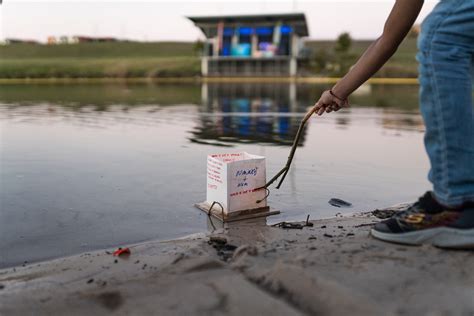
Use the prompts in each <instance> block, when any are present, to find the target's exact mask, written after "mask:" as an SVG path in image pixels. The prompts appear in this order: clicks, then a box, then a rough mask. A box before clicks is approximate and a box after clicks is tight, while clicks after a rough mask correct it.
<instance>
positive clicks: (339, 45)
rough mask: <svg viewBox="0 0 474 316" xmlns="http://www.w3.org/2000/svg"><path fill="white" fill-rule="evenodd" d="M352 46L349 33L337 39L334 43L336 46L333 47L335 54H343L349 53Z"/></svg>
mask: <svg viewBox="0 0 474 316" xmlns="http://www.w3.org/2000/svg"><path fill="white" fill-rule="evenodd" d="M351 45H352V38H351V36H350V34H349V33H347V32H344V33H342V34H341V35H339V37H338V38H337V41H336V46H335V47H334V50H335V51H336V52H337V53H342V54H345V53H347V52H348V51H349V49H350V48H351Z"/></svg>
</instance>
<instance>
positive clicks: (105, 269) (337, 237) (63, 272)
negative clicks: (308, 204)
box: [0, 213, 474, 316]
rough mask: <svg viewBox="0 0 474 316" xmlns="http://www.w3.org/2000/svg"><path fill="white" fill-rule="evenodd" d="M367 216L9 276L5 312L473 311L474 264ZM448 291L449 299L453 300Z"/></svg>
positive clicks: (248, 229)
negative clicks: (411, 240)
mask: <svg viewBox="0 0 474 316" xmlns="http://www.w3.org/2000/svg"><path fill="white" fill-rule="evenodd" d="M378 220H379V219H378V218H376V217H374V216H373V215H371V213H358V214H353V215H345V216H342V217H334V218H329V219H323V220H315V221H311V222H312V223H313V226H312V227H304V228H303V229H301V230H299V229H292V230H285V229H281V228H277V227H270V226H267V225H266V222H265V220H263V221H262V220H254V221H249V222H240V223H234V224H232V225H229V224H228V225H226V226H225V227H224V228H220V229H217V230H216V231H214V232H212V233H207V234H200V233H199V234H193V235H188V236H186V237H183V238H180V239H173V240H168V241H149V242H143V243H139V244H134V245H131V246H130V247H131V248H130V249H131V254H130V255H129V256H125V257H114V256H112V254H111V252H113V250H114V249H109V250H108V251H107V250H98V251H93V252H86V253H82V254H78V255H74V256H70V257H65V258H59V259H54V260H51V261H46V262H41V263H37V264H31V265H26V266H25V267H16V268H7V269H3V270H0V314H5V315H23V314H31V313H32V311H34V313H35V314H36V315H50V314H71V315H79V314H86V313H91V314H103V313H107V312H116V313H118V314H120V315H124V314H171V313H172V314H198V315H201V314H202V315H208V314H219V315H222V314H225V315H241V314H243V313H250V314H260V315H272V316H273V315H307V314H317V313H320V314H325V315H326V314H327V315H340V314H343V313H349V312H350V313H351V314H355V315H362V314H364V315H367V314H369V315H370V314H385V315H387V314H388V315H391V314H409V315H411V314H443V313H448V314H472V313H474V302H473V301H472V297H474V275H473V274H472V273H471V272H472V269H473V268H474V256H473V252H472V251H447V250H441V249H437V248H434V247H432V246H429V245H424V246H420V247H413V246H403V245H396V244H388V243H384V242H381V241H378V240H375V239H373V238H371V237H370V236H368V232H369V230H370V227H371V225H373V223H374V222H376V221H378ZM446 293H449V295H447V294H446Z"/></svg>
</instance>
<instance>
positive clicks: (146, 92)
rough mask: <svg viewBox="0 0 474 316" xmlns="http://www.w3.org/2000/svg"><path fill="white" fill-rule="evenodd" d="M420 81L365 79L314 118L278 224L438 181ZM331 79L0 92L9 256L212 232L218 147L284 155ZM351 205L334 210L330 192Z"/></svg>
mask: <svg viewBox="0 0 474 316" xmlns="http://www.w3.org/2000/svg"><path fill="white" fill-rule="evenodd" d="M417 88H418V87H416V86H367V87H364V88H363V89H361V90H360V91H359V92H357V93H356V94H355V95H354V97H353V98H352V99H351V101H352V104H353V107H352V108H350V109H346V110H344V111H341V112H339V113H337V114H334V113H331V114H329V115H327V116H323V117H315V118H313V119H312V120H311V122H310V124H309V126H308V127H307V128H306V129H305V131H304V135H303V137H302V140H301V146H300V148H299V149H298V151H297V152H296V156H295V160H294V165H293V166H292V169H291V171H290V173H289V174H288V177H287V179H286V180H285V182H284V184H283V185H282V188H281V189H280V190H275V189H272V192H271V195H270V198H269V204H270V205H271V206H272V207H274V208H277V209H280V210H281V211H283V212H282V214H281V215H279V216H278V217H272V218H269V221H270V222H276V221H280V220H302V219H304V218H305V216H306V215H307V214H310V215H311V218H322V217H328V216H333V215H334V214H335V213H337V212H341V211H349V212H354V211H360V210H370V209H373V208H376V207H381V206H385V205H390V204H394V203H397V202H404V201H409V200H412V199H414V198H415V197H416V196H418V195H419V194H420V193H422V192H424V190H426V189H427V188H428V183H427V181H426V180H425V178H426V176H425V175H426V172H427V168H428V163H427V159H426V158H425V155H424V150H423V147H422V135H423V134H422V133H421V132H422V131H423V125H422V121H421V118H420V116H419V114H418V111H417ZM324 89H325V87H324V86H314V85H312V86H309V85H307V86H295V85H275V84H271V85H256V84H251V85H230V84H221V85H216V84H214V85H204V86H202V87H201V86H196V85H190V86H171V85H159V86H154V85H129V86H117V85H110V86H109V85H76V86H74V85H64V86H54V85H37V86H33V85H32V86H25V85H23V86H2V88H1V90H0V122H1V126H2V127H1V135H2V136H1V168H0V175H1V183H0V185H1V186H0V201H1V213H0V237H1V238H0V250H1V254H2V255H1V256H0V258H1V261H0V266H8V265H13V264H18V263H22V262H23V261H25V260H28V261H31V260H40V259H45V258H50V257H57V256H61V255H66V254H72V253H77V252H80V251H86V250H90V249H97V248H102V247H111V246H116V245H119V244H123V243H130V242H138V241H142V240H148V239H155V238H160V239H167V238H174V237H178V236H182V235H184V234H188V233H193V232H197V231H202V230H204V229H206V227H207V223H206V217H205V216H203V215H202V214H201V213H200V212H198V211H197V210H196V209H194V208H193V206H192V205H193V204H194V203H195V202H199V201H202V200H204V198H205V181H206V178H205V168H206V166H205V163H206V159H205V158H206V155H207V154H209V153H215V152H223V151H247V152H250V153H254V154H260V155H264V156H266V158H267V177H268V178H269V177H270V176H272V175H273V173H274V172H276V171H278V170H279V169H280V168H281V167H282V166H283V164H284V163H285V161H286V158H287V155H288V152H289V149H290V145H291V143H292V141H293V138H294V136H295V133H296V130H297V128H298V125H299V123H300V120H301V119H302V117H303V115H304V113H305V111H306V110H307V108H308V106H309V105H311V104H313V103H314V102H315V100H316V99H317V97H318V96H319V94H320V93H321V92H322V91H323V90H324ZM333 197H337V198H342V199H344V200H347V201H350V202H351V203H352V204H353V207H352V208H350V209H344V210H343V209H337V208H334V207H333V206H330V205H329V204H328V203H327V201H328V200H329V199H330V198H333Z"/></svg>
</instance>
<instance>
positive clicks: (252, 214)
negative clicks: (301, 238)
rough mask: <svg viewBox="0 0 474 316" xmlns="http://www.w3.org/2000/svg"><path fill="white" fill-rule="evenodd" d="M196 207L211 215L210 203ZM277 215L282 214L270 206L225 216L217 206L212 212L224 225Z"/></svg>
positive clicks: (197, 204) (203, 203)
mask: <svg viewBox="0 0 474 316" xmlns="http://www.w3.org/2000/svg"><path fill="white" fill-rule="evenodd" d="M194 206H195V207H197V208H198V209H200V210H201V211H203V212H204V213H206V214H209V208H210V206H211V205H210V204H209V203H206V202H202V203H196V204H194ZM276 214H280V211H277V210H274V209H270V207H269V206H265V207H260V208H255V209H250V210H242V211H237V212H232V213H230V214H224V213H223V212H222V210H221V209H220V207H219V205H215V206H214V207H213V208H212V210H211V216H212V217H215V218H217V219H219V220H220V221H222V222H224V223H228V222H236V221H241V220H246V219H252V218H259V217H267V216H271V215H276Z"/></svg>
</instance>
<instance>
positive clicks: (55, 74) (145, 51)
mask: <svg viewBox="0 0 474 316" xmlns="http://www.w3.org/2000/svg"><path fill="white" fill-rule="evenodd" d="M368 45H370V41H354V42H353V45H352V47H351V49H350V51H349V52H348V54H347V55H346V56H345V57H344V60H345V61H347V63H349V64H352V63H354V62H355V61H356V60H357V58H358V56H360V54H361V53H362V52H363V51H364V50H365V49H366V48H367V46H368ZM307 46H308V47H309V48H310V49H311V50H312V51H313V56H312V57H311V59H310V61H309V63H308V64H307V65H306V66H305V67H307V69H305V73H306V74H307V75H311V76H318V75H321V76H334V75H338V74H337V73H335V72H328V71H326V72H321V71H319V70H318V69H317V68H315V67H314V62H313V60H314V58H316V56H317V55H318V54H323V55H326V56H328V57H327V58H331V57H332V55H333V54H334V53H333V51H334V49H333V48H334V42H332V41H308V42H307ZM415 53H416V44H415V39H407V40H405V41H404V43H403V44H402V45H401V47H400V49H399V50H398V52H397V53H396V54H395V56H394V57H393V58H392V60H391V61H390V62H389V63H388V64H387V65H386V66H384V68H382V69H381V70H380V71H379V73H378V74H377V76H379V77H411V78H413V77H416V76H417V70H416V61H415ZM199 74H200V62H199V57H198V56H197V53H196V50H195V44H194V43H182V42H158V43H134V42H124V43H82V44H75V45H31V44H13V45H8V46H0V78H130V77H135V78H157V77H160V78H165V77H193V76H198V75H199Z"/></svg>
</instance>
